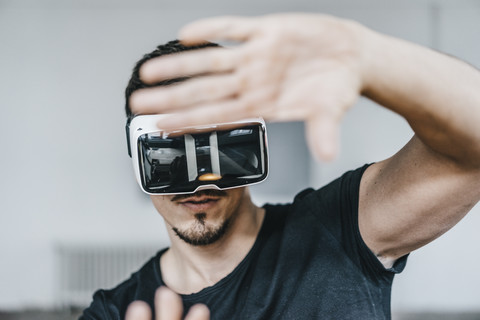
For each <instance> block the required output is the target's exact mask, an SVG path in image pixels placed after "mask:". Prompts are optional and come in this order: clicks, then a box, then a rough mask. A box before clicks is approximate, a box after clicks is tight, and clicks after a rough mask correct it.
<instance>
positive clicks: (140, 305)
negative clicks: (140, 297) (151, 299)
mask: <svg viewBox="0 0 480 320" xmlns="http://www.w3.org/2000/svg"><path fill="white" fill-rule="evenodd" d="M125 320H152V311H151V310H150V307H149V306H148V304H147V303H146V302H144V301H134V302H132V303H130V305H129V306H128V308H127V312H126V313H125Z"/></svg>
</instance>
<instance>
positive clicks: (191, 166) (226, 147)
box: [126, 115, 268, 195]
mask: <svg viewBox="0 0 480 320" xmlns="http://www.w3.org/2000/svg"><path fill="white" fill-rule="evenodd" d="M165 116H166V115H141V116H136V117H134V118H131V119H129V120H128V121H127V125H126V132H127V142H128V154H129V155H130V157H131V158H132V161H133V167H134V170H135V176H136V179H137V182H138V184H139V185H140V188H141V189H142V190H143V191H144V192H145V193H147V194H150V195H156V194H162V195H172V194H180V193H193V192H196V191H198V190H202V189H212V188H214V189H218V190H224V189H231V188H236V187H240V186H247V185H252V184H256V183H259V182H262V181H263V180H265V179H266V178H267V174H268V150H267V132H266V128H265V122H264V121H263V119H261V118H253V119H247V120H243V121H237V122H229V123H220V124H212V125H208V126H201V127H190V128H184V129H181V130H178V131H173V132H168V133H166V132H164V131H162V130H161V129H159V128H158V127H157V122H158V121H159V120H160V119H162V118H164V117H165Z"/></svg>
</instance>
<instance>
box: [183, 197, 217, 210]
mask: <svg viewBox="0 0 480 320" xmlns="http://www.w3.org/2000/svg"><path fill="white" fill-rule="evenodd" d="M219 200H220V199H219V198H218V197H210V196H201V197H196V196H193V197H189V198H186V199H184V200H182V201H179V202H178V203H179V204H180V205H182V206H185V207H187V208H188V209H190V210H192V211H194V212H199V211H205V210H208V209H210V208H212V207H213V206H215V205H216V204H217V202H218V201H219Z"/></svg>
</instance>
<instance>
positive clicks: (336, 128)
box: [305, 115, 340, 161]
mask: <svg viewBox="0 0 480 320" xmlns="http://www.w3.org/2000/svg"><path fill="white" fill-rule="evenodd" d="M305 135H306V139H307V144H308V147H309V149H310V152H311V153H312V155H313V156H314V158H315V159H316V160H317V161H332V160H334V159H335V157H336V156H337V155H338V152H339V146H340V123H339V120H338V119H336V118H335V117H334V116H328V115H321V116H316V117H314V118H311V119H309V120H307V121H306V123H305Z"/></svg>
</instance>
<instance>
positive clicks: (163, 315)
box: [125, 287, 210, 320]
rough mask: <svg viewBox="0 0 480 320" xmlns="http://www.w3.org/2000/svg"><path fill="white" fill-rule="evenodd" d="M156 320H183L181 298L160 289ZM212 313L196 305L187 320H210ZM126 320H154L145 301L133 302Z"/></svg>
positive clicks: (164, 289) (167, 290)
mask: <svg viewBox="0 0 480 320" xmlns="http://www.w3.org/2000/svg"><path fill="white" fill-rule="evenodd" d="M155 312H156V315H155V320H181V319H182V315H183V305H182V300H181V298H180V297H179V296H178V295H177V294H176V293H174V292H173V291H171V290H170V289H168V288H166V287H160V288H159V289H158V290H157V292H156V294H155ZM209 319H210V312H209V310H208V308H207V307H206V306H205V305H201V304H198V305H194V306H193V307H192V308H191V309H190V310H189V312H188V314H187V316H186V317H185V320H209ZM125 320H154V319H153V318H152V311H151V310H150V307H149V306H148V304H147V303H145V302H143V301H134V302H132V303H131V304H130V305H129V306H128V309H127V312H126V315H125Z"/></svg>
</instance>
